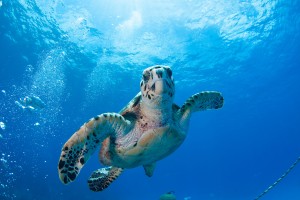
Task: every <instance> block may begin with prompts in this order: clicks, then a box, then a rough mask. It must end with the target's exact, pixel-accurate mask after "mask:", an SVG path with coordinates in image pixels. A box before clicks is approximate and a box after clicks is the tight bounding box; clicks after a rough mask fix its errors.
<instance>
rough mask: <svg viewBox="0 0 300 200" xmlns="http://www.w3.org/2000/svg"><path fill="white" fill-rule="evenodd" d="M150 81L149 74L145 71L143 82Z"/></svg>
mask: <svg viewBox="0 0 300 200" xmlns="http://www.w3.org/2000/svg"><path fill="white" fill-rule="evenodd" d="M149 79H150V72H149V71H146V72H145V73H144V74H143V80H144V81H145V82H148V81H149Z"/></svg>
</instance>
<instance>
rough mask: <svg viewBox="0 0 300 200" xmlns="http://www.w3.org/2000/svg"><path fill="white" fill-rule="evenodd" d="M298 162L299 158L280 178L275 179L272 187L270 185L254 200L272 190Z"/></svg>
mask: <svg viewBox="0 0 300 200" xmlns="http://www.w3.org/2000/svg"><path fill="white" fill-rule="evenodd" d="M299 162H300V157H298V158H297V160H296V161H295V162H294V163H293V164H292V165H291V166H290V168H289V169H288V170H286V172H284V174H282V176H281V177H280V178H279V179H277V180H276V181H275V182H274V183H273V184H272V185H270V186H269V187H268V188H267V189H266V190H265V191H263V192H262V193H261V194H260V195H258V196H257V197H256V198H255V199H254V200H258V199H260V198H261V197H262V196H264V195H265V194H266V193H268V192H269V191H270V190H271V189H272V188H274V187H275V186H276V185H277V184H278V183H279V182H280V181H282V179H284V178H285V177H286V176H287V175H288V174H289V173H290V172H291V171H292V169H293V168H294V167H295V166H296V165H297V164H298V163H299Z"/></svg>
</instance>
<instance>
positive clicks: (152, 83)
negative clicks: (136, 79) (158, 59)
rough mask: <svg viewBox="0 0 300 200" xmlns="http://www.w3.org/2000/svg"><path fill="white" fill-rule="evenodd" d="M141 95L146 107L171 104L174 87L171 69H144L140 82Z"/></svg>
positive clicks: (156, 67) (157, 66)
mask: <svg viewBox="0 0 300 200" xmlns="http://www.w3.org/2000/svg"><path fill="white" fill-rule="evenodd" d="M141 93H142V98H143V102H145V103H146V104H148V105H154V106H155V105H159V104H161V103H165V104H168V103H169V102H173V98H174V93H175V85H174V79H173V76H172V70H171V68H170V67H168V66H160V65H156V66H152V67H149V68H147V69H145V70H144V71H143V77H142V80H141ZM170 105H172V103H171V104H170Z"/></svg>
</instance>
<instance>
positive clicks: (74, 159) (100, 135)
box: [58, 113, 131, 184]
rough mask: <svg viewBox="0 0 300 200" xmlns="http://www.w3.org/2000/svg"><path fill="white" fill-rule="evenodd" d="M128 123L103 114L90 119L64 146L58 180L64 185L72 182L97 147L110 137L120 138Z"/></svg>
mask: <svg viewBox="0 0 300 200" xmlns="http://www.w3.org/2000/svg"><path fill="white" fill-rule="evenodd" d="M130 127H131V126H130V122H129V121H128V120H126V119H125V118H124V117H123V116H121V115H120V114H114V113H104V114H101V115H99V116H96V117H94V118H92V119H91V120H90V121H89V122H87V123H85V124H84V125H83V126H81V128H80V129H79V130H78V131H77V132H75V133H74V134H73V135H72V136H71V138H70V139H69V140H68V141H67V142H66V143H65V144H64V146H63V148H62V152H61V155H60V158H59V163H58V173H59V178H60V180H61V181H62V182H63V183H64V184H68V183H70V182H72V181H74V180H75V179H76V178H77V176H78V174H79V172H80V170H81V168H82V167H83V166H84V164H85V163H86V162H87V161H88V160H89V158H90V156H91V155H92V154H93V153H94V152H95V150H96V148H97V147H98V145H100V144H101V142H102V141H103V140H104V139H105V138H107V137H108V136H110V137H111V138H117V137H121V136H122V135H124V134H126V133H127V132H128V130H129V129H130Z"/></svg>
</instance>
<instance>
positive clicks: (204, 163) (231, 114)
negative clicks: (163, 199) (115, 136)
mask: <svg viewBox="0 0 300 200" xmlns="http://www.w3.org/2000/svg"><path fill="white" fill-rule="evenodd" d="M2 4H3V5H2V7H0V121H1V122H3V123H5V125H6V128H5V129H4V130H2V129H0V134H1V136H0V199H70V200H71V199H79V197H80V198H81V199H112V200H121V199H122V200H127V199H134V200H135V199H136V200H140V199H143V200H144V199H145V200H153V199H159V196H160V195H161V194H163V193H165V192H168V191H174V192H175V195H176V196H177V199H184V197H191V198H192V199H193V200H194V199H197V200H200V199H210V200H239V199H242V200H244V199H245V200H246V199H254V198H255V197H256V196H257V195H259V194H260V193H261V192H262V191H263V190H264V189H266V188H267V187H268V186H269V185H270V184H272V183H273V182H274V181H275V180H277V178H279V177H280V176H281V175H282V174H283V173H284V172H285V171H286V170H287V169H288V168H289V167H290V165H292V163H293V162H294V161H295V160H296V159H297V158H298V157H299V156H300V145H299V144H300V128H299V123H300V115H299V111H300V106H299V102H300V101H299V99H300V89H299V88H300V87H299V86H300V68H299V67H300V59H299V52H300V35H299V34H300V3H299V1H297V0H295V1H292V0H285V1H284V0H280V1H271V0H263V1H262V0H259V1H258V0H257V1H255V0H253V1H250V0H249V1H234V0H230V1H225V0H224V1H217V0H200V1H193V0H186V1H171V0H166V1H156V0H154V1H146V0H144V1H134V0H129V1H121V0H113V1H108V0H106V1H96V0H89V1H68V0H65V1H63V0H53V1H47V0H36V1H34V0H15V1H3V2H2ZM155 64H165V65H169V66H171V67H172V68H173V74H174V78H175V80H176V82H175V83H176V97H175V102H176V103H177V104H179V105H182V103H183V102H184V101H185V100H186V99H187V98H188V97H189V96H191V95H192V94H194V93H196V92H199V91H203V90H217V91H220V92H222V93H223V95H224V98H225V104H224V107H223V108H222V109H221V110H218V111H205V112H202V113H196V114H194V116H193V118H192V119H191V125H190V131H189V135H188V137H187V140H186V141H185V143H184V144H183V145H182V146H181V147H180V148H179V149H178V150H177V151H176V152H175V153H174V154H172V155H171V156H169V157H168V158H166V159H164V160H162V161H160V162H158V163H157V168H156V170H155V173H154V176H153V177H152V178H148V177H146V176H145V175H144V171H143V169H142V168H141V167H140V168H136V169H131V170H126V172H124V173H123V174H122V175H121V176H120V178H119V179H118V180H117V181H115V182H114V183H113V184H112V185H111V186H110V187H109V188H108V189H107V190H105V191H103V192H101V193H93V192H91V191H89V190H88V187H87V184H86V180H87V178H88V176H89V175H90V173H91V172H92V171H93V170H95V169H97V168H99V167H101V166H100V164H99V162H98V158H97V157H98V156H97V155H94V156H93V157H92V158H91V160H90V161H89V162H88V163H87V165H86V166H85V167H84V169H83V170H82V172H81V174H80V176H79V177H78V179H77V180H76V182H74V183H72V184H70V185H68V186H64V185H63V184H62V183H60V181H59V178H58V174H57V162H58V158H59V155H60V150H61V147H62V145H63V144H64V142H65V141H66V140H67V139H68V138H69V137H70V136H71V135H72V134H73V132H74V131H75V130H77V129H78V127H79V126H81V125H82V123H84V122H85V121H86V120H88V119H89V118H91V117H92V116H95V115H97V114H100V113H103V112H118V111H119V110H120V109H121V108H122V107H123V106H125V105H126V103H127V102H128V101H130V100H131V98H132V97H134V95H135V94H136V93H137V92H138V90H139V81H140V76H141V72H142V70H143V69H144V68H146V67H149V66H151V65H155ZM26 95H37V96H39V97H40V98H41V99H43V101H44V102H45V103H46V104H47V107H46V108H45V109H43V110H41V111H40V112H35V113H30V112H24V111H23V110H22V109H20V108H18V107H17V106H16V104H15V103H14V102H15V101H16V100H18V99H19V98H22V97H24V96H26ZM36 123H39V125H36ZM264 199H266V200H267V199H270V200H277V199H278V200H281V199H285V200H297V199H300V166H296V167H295V168H294V170H293V171H292V172H291V173H290V174H289V175H288V176H287V177H286V178H285V179H284V180H283V181H282V182H281V183H280V184H279V185H278V186H276V187H275V188H274V189H273V190H271V191H270V192H269V193H268V194H266V196H264Z"/></svg>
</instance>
